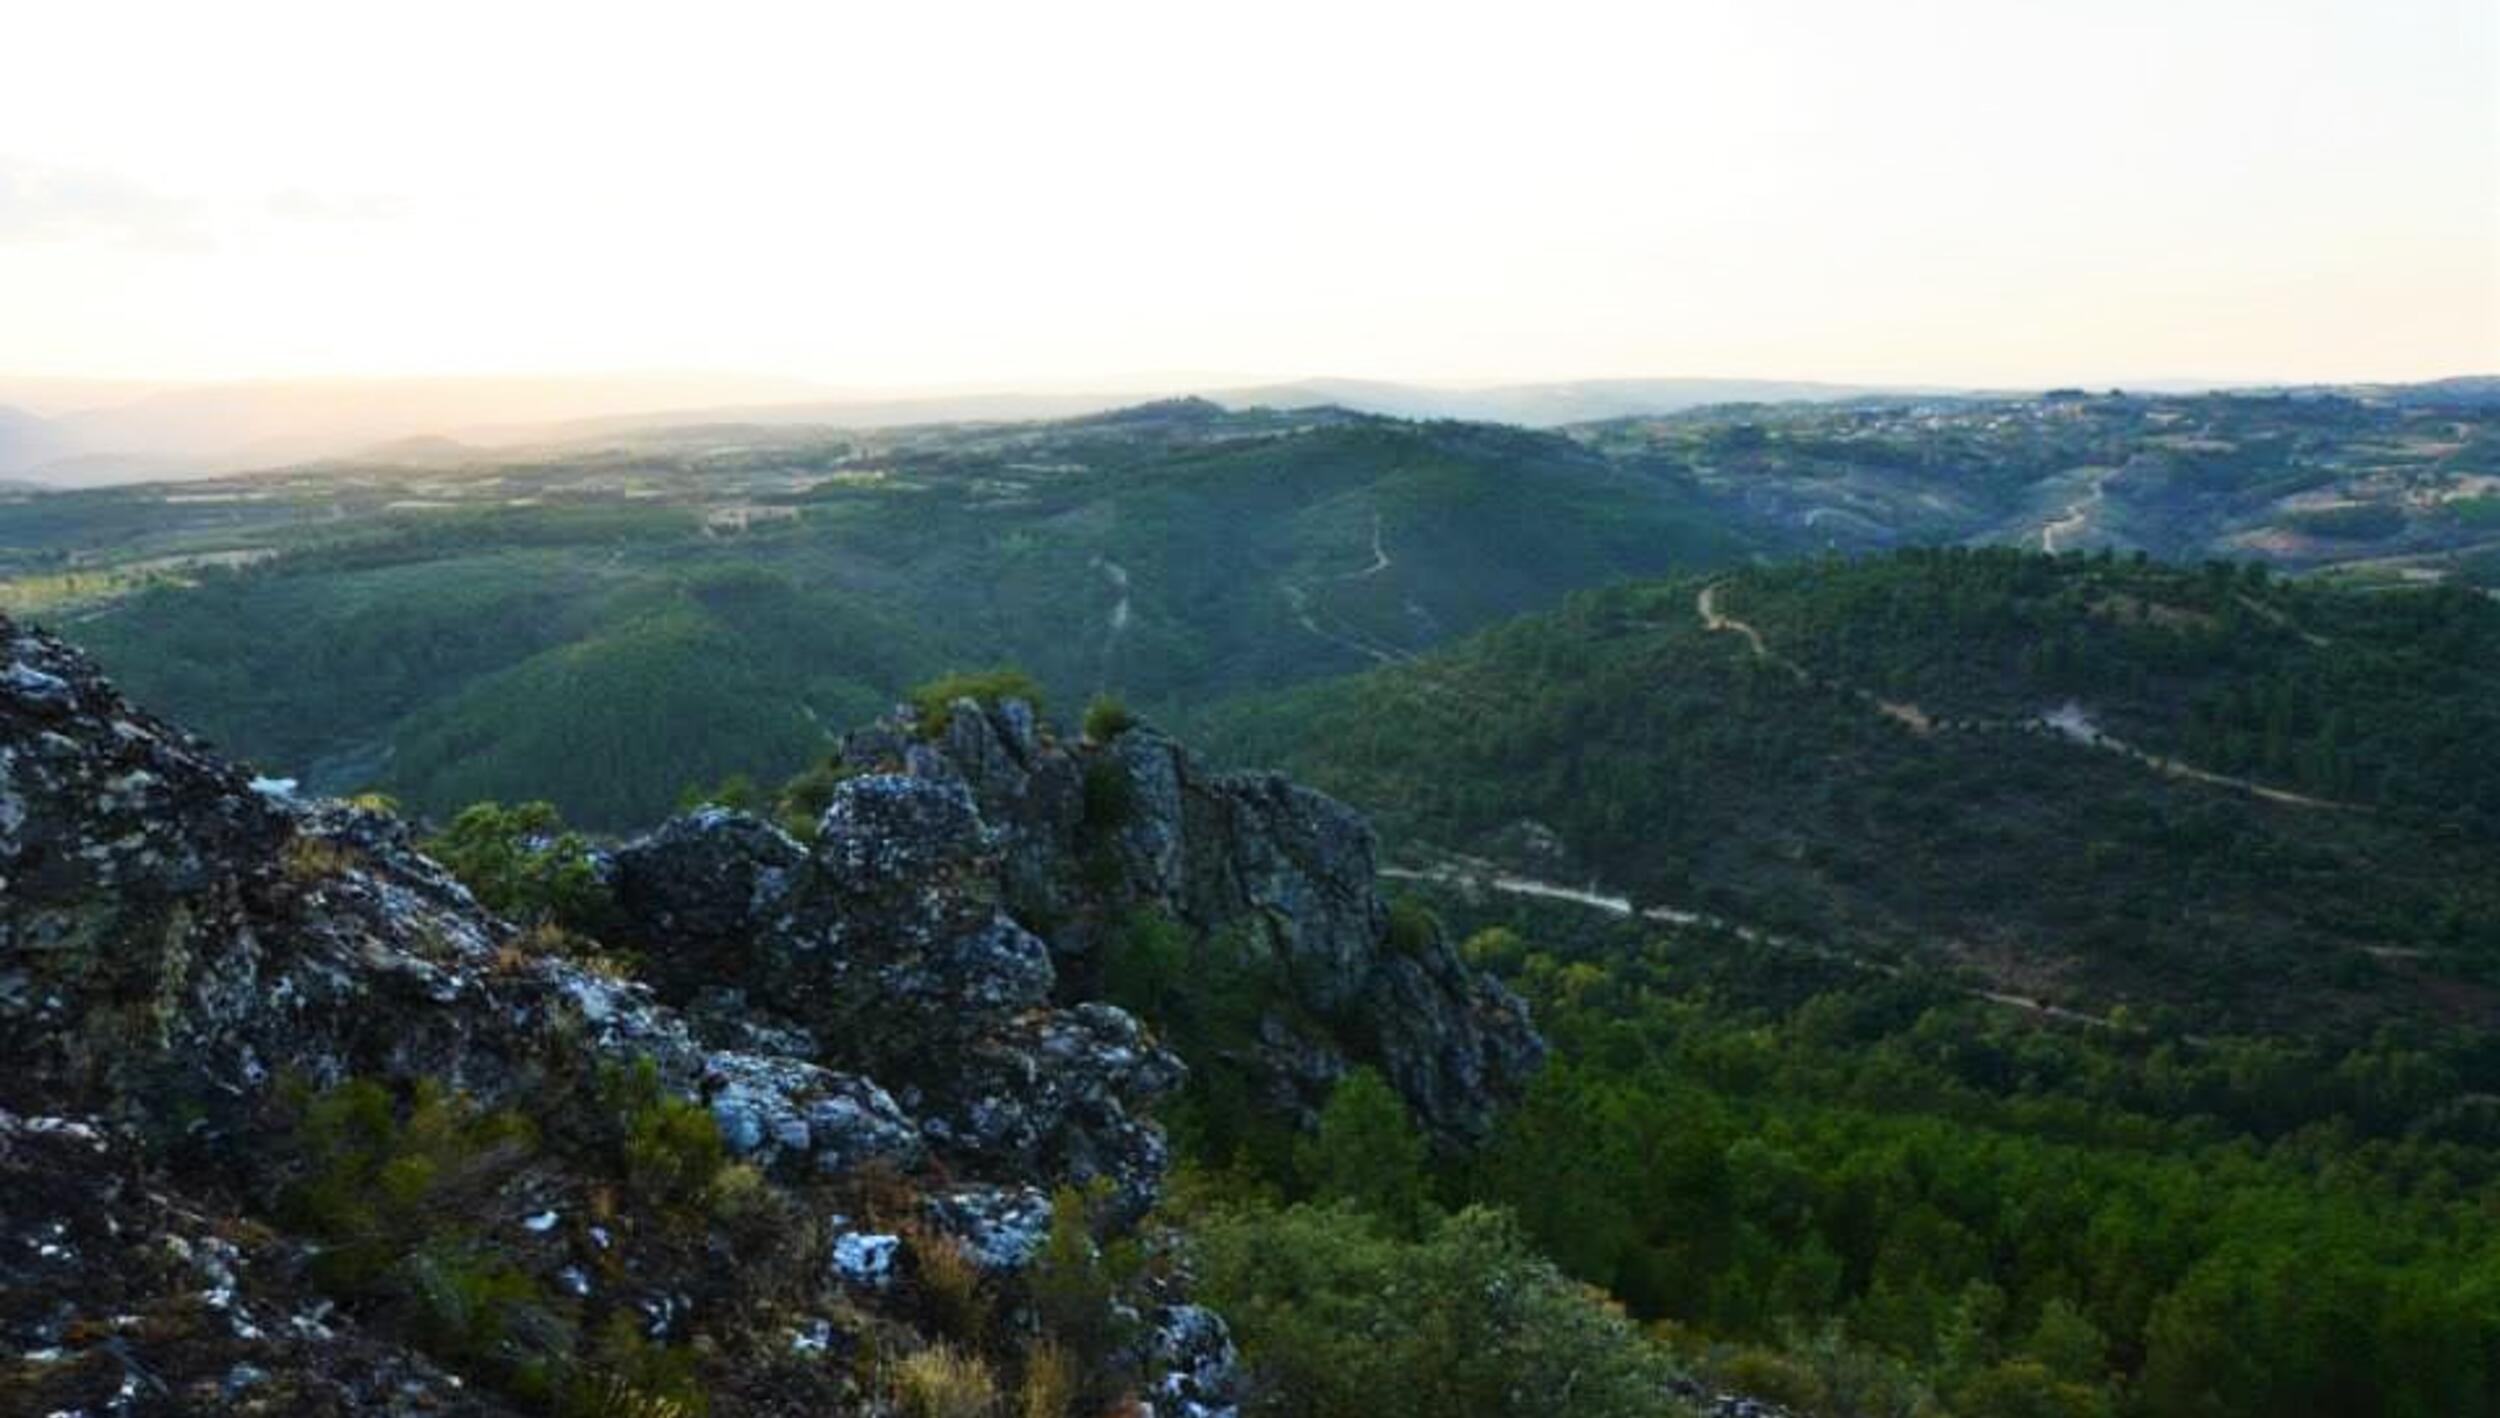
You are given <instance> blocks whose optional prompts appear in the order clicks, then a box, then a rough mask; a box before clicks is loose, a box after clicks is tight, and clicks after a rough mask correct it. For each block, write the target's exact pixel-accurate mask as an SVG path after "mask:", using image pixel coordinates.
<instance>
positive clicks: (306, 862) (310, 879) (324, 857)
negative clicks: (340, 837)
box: [278, 832, 357, 886]
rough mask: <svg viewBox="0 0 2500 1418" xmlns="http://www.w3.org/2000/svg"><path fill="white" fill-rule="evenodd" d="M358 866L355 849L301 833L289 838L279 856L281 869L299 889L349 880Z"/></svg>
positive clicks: (324, 838)
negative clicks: (337, 880) (351, 869)
mask: <svg viewBox="0 0 2500 1418" xmlns="http://www.w3.org/2000/svg"><path fill="white" fill-rule="evenodd" d="M356 862H357V857H356V851H355V849H354V848H352V847H348V846H345V845H343V844H341V843H338V842H333V841H331V840H330V839H329V838H327V837H313V836H309V835H307V834H305V833H301V832H298V833H297V834H295V835H294V836H292V837H289V838H288V839H287V841H286V846H285V847H284V848H283V849H281V850H280V852H279V854H278V869H279V870H280V871H282V872H284V873H285V874H286V879H287V881H288V882H289V883H291V884H292V885H296V886H317V885H319V884H320V883H322V882H325V881H330V880H333V879H335V878H338V877H342V876H345V875H346V874H347V872H348V870H349V869H350V868H352V867H354V866H355V865H356Z"/></svg>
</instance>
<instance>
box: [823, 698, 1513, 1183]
mask: <svg viewBox="0 0 2500 1418" xmlns="http://www.w3.org/2000/svg"><path fill="white" fill-rule="evenodd" d="M840 761H841V762H842V763H844V764H845V765H846V766H848V767H849V768H850V769H852V770H854V771H858V772H861V773H875V772H880V771H890V770H893V769H898V768H899V769H900V770H901V771H903V772H905V773H907V774H909V775H911V776H912V777H914V778H917V779H921V780H924V781H927V782H930V783H935V784H946V785H954V784H960V785H962V787H963V788H964V789H965V790H967V792H968V794H969V797H970V800H971V801H972V803H974V804H975V805H976V806H977V808H978V810H979V813H980V816H981V819H982V820H983V822H985V823H986V824H987V825H988V826H989V828H990V830H991V832H992V834H993V835H994V839H995V842H996V847H995V868H994V876H995V881H996V891H997V896H998V899H999V900H1000V901H1001V902H1002V903H1003V905H1004V907H1005V909H1006V910H1007V911H1008V912H1009V913H1010V914H1011V915H1012V916H1013V917H1014V918H1015V919H1016V920H1018V921H1019V922H1021V923H1022V924H1023V925H1025V926H1026V927H1027V928H1028V929H1031V930H1033V931H1034V932H1036V933H1038V934H1040V935H1042V936H1043V937H1045V938H1046V939H1047V940H1048V942H1049V945H1050V948H1051V953H1052V955H1053V957H1054V958H1055V960H1056V961H1057V963H1058V966H1059V973H1060V976H1061V978H1062V980H1063V981H1068V982H1074V983H1075V984H1076V985H1077V986H1078V988H1079V989H1080V990H1081V989H1083V988H1087V987H1090V985H1091V984H1092V983H1093V982H1094V981H1095V979H1096V978H1097V976H1098V973H1099V964H1100V957H1101V955H1102V954H1103V952H1104V951H1105V949H1106V948H1107V946H1108V943H1109V942H1110V940H1111V939H1112V937H1113V936H1114V934H1115V933H1116V932H1117V930H1118V929H1119V928H1120V927H1121V925H1122V924H1123V923H1124V922H1126V921H1128V920H1130V919H1132V918H1133V917H1134V916H1135V915H1136V914H1137V913H1139V912H1153V913H1159V914H1161V915H1164V916H1167V917H1169V918H1171V919H1173V920H1175V921H1178V922H1179V923H1181V924H1182V925H1184V926H1186V927H1188V928H1189V929H1190V930H1191V931H1192V932H1194V933H1195V934H1196V935H1198V936H1199V937H1200V938H1202V939H1205V938H1213V937H1219V936H1229V937H1230V938H1231V939H1232V940H1233V941H1234V942H1236V943H1238V944H1239V945H1241V946H1243V947H1246V948H1247V949H1248V950H1249V952H1250V953H1251V955H1252V956H1253V958H1255V959H1258V960H1260V961H1262V962H1264V964H1265V966H1266V970H1267V973H1268V974H1269V976H1270V977H1271V978H1272V979H1273V980H1274V981H1275V982H1276V983H1277V984H1279V985H1280V986H1281V987H1282V988H1281V992H1280V993H1281V999H1280V1007H1277V1008H1273V1009H1270V1010H1268V1011H1267V1012H1266V1013H1265V1015H1264V1016H1263V1017H1262V1018H1261V1020H1260V1022H1259V1038H1258V1041H1257V1044H1256V1046H1255V1050H1254V1052H1255V1055H1256V1057H1255V1058H1253V1059H1251V1060H1248V1062H1250V1063H1251V1064H1252V1065H1253V1066H1254V1068H1255V1070H1256V1072H1257V1073H1258V1074H1259V1076H1260V1077H1261V1080H1262V1083H1263V1085H1264V1092H1265V1095H1266V1097H1267V1098H1268V1100H1269V1102H1270V1103H1271V1104H1272V1105H1273V1106H1274V1107H1276V1108H1277V1109H1279V1110H1280V1111H1284V1112H1287V1113H1290V1114H1299V1115H1303V1116H1307V1115H1308V1114H1309V1113H1310V1112H1311V1111H1312V1110H1314V1109H1316V1107H1317V1106H1318V1105H1319V1104H1320V1103H1321V1102H1323V1101H1324V1100H1325V1097H1326V1094H1327V1091H1328V1089H1329V1087H1330V1086H1331V1085H1332V1084H1334V1082H1335V1081H1336V1080H1337V1078H1339V1077H1340V1076H1342V1075H1343V1074H1344V1072H1345V1071H1346V1070H1347V1068H1348V1067H1350V1066H1351V1065H1352V1064H1355V1063H1369V1064H1373V1065H1376V1066H1378V1067H1379V1068H1380V1069H1381V1071H1382V1072H1383V1073H1384V1074H1385V1075H1386V1076H1387V1078H1388V1079H1389V1081H1390V1083H1391V1084H1392V1085H1393V1086H1394V1087H1396V1088H1397V1090H1398V1091H1399V1092H1400V1093H1401V1094H1403V1095H1404V1096H1405V1098H1406V1099H1407V1101H1408V1103H1409V1104H1410V1105H1411V1106H1412V1107H1413V1108H1414V1109H1415V1112H1416V1114H1417V1116H1418V1117H1419V1118H1421V1119H1422V1120H1423V1121H1424V1122H1425V1123H1426V1124H1427V1125H1428V1126H1429V1127H1430V1128H1431V1129H1432V1130H1433V1131H1435V1132H1436V1133H1438V1134H1439V1135H1441V1136H1442V1137H1443V1138H1445V1139H1449V1140H1453V1141H1463V1140H1466V1139H1470V1138H1474V1137H1477V1136H1479V1135H1481V1134H1482V1132H1483V1131H1484V1129H1485V1128H1486V1127H1487V1126H1488V1125H1489V1123H1490V1120H1491V1117H1492V1114H1493V1111H1494V1109H1495V1107H1496V1106H1497V1105H1498V1104H1499V1103H1500V1102H1501V1101H1502V1100H1503V1099H1505V1098H1507V1097H1509V1096H1510V1095H1511V1094H1512V1093H1513V1092H1514V1091H1515V1090H1516V1089H1517V1087H1518V1086H1519V1085H1520V1084H1521V1083H1522V1082H1523V1081H1524V1080H1525V1079H1526V1077H1527V1076H1528V1074H1529V1073H1531V1072H1532V1071H1533V1070H1534V1069H1535V1067H1536V1064H1537V1063H1538V1061H1539V1060H1540V1059H1541V1058H1542V1057H1543V1053H1544V1044H1543V1041H1542V1040H1541V1039H1539V1038H1538V1037H1537V1035H1536V1032H1535V1030H1534V1029H1533V1028H1532V1027H1531V1026H1530V1024H1529V1021H1528V1015H1527V1009H1526V1007H1525V1006H1524V1005H1523V1004H1521V1002H1520V1001H1519V1000H1518V998H1517V997H1516V996H1514V995H1512V994H1511V993H1510V992H1509V991H1508V990H1507V989H1505V988H1503V987H1502V986H1501V985H1499V984H1498V983H1496V982H1494V981H1493V980H1492V979H1491V978H1490V977H1488V976H1485V975H1482V974H1480V973H1478V972H1476V971H1473V970H1470V969H1468V968H1467V967H1466V966H1465V965H1464V964H1463V963H1462V962H1461V961H1460V960H1459V958H1458V955H1457V953H1456V951H1454V950H1453V949H1452V948H1451V946H1450V944H1449V943H1448V941H1447V940H1445V939H1443V938H1442V937H1441V936H1440V934H1439V931H1438V929H1437V927H1433V926H1431V925H1430V923H1429V922H1418V923H1416V926H1417V928H1418V929H1420V930H1421V931H1422V932H1423V934H1421V935H1420V936H1418V935H1413V934H1408V933H1401V932H1396V931H1393V930H1392V929H1391V923H1390V920H1389V912H1388V910H1387V909H1386V907H1385V906H1384V905H1383V903H1382V901H1381V898H1380V895H1379V892H1378V890H1377V886H1376V881H1377V870H1376V868H1377V843H1376V840H1375V838H1374V837H1373V835H1372V832H1371V829H1370V827H1369V826H1368V825H1367V824H1366V823H1365V822H1364V821H1363V819H1362V817H1361V816H1360V815H1359V814H1357V813H1355V812H1354V811H1353V810H1352V809H1351V808H1348V807H1346V806H1345V805H1344V804H1342V803H1339V802H1337V801H1335V800H1334V799H1332V798H1329V797H1326V796H1324V795H1323V794H1320V793H1315V792H1312V791H1311V790H1309V789H1307V788H1302V787H1299V786H1297V785H1295V784H1293V783H1290V782H1287V781H1286V780H1285V779H1283V778H1281V777H1278V776H1275V775H1272V774H1247V773H1213V772H1209V771H1207V770H1206V769H1205V768H1204V767H1203V766H1201V765H1200V764H1199V763H1198V762H1197V761H1196V760H1195V759H1194V758H1193V757H1192V756H1191V755H1190V754H1189V753H1188V751H1187V750H1185V749H1184V748H1182V747H1181V746H1180V745H1179V744H1178V743H1176V742H1174V741H1173V740H1172V739H1170V738H1168V737H1166V736H1164V735H1163V734H1161V733H1158V732H1156V731H1155V730H1153V729H1151V728H1149V727H1145V726H1142V725H1141V726H1137V727H1133V728H1129V729H1127V730H1126V731H1124V732H1121V733H1119V734H1118V735H1116V736H1115V737H1113V738H1112V740H1111V742H1110V743H1108V744H1100V745H1097V744H1091V743H1083V742H1078V743H1069V742H1065V741H1059V740H1054V739H1052V738H1051V737H1049V736H1048V735H1046V734H1045V733H1044V732H1043V731H1042V730H1041V729H1040V728H1039V726H1038V725H1037V724H1036V723H1035V721H1034V717H1033V715H1032V713H1031V711H1030V710H1029V709H1027V708H1026V706H1024V705H1023V704H1021V703H1019V702H1014V701H1010V702H1008V703H1005V704H1003V705H999V706H996V707H993V708H987V709H985V708H983V707H982V706H980V705H977V704H974V703H972V702H970V701H968V700H967V701H960V702H958V703H957V704H956V705H954V706H953V707H952V709H951V710H950V711H949V713H948V715H947V719H946V723H945V725H944V727H943V729H942V731H940V732H938V733H936V734H934V735H929V736H924V735H923V734H921V733H920V732H918V726H916V725H913V724H911V723H908V722H903V721H895V722H888V723H885V724H881V725H878V726H875V727H872V728H870V729H867V730H864V731H862V732H859V733H855V734H853V735H851V736H850V737H849V738H848V739H847V740H846V741H845V742H844V744H843V747H842V751H841V754H840Z"/></svg>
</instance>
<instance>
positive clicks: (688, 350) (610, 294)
mask: <svg viewBox="0 0 2500 1418" xmlns="http://www.w3.org/2000/svg"><path fill="white" fill-rule="evenodd" d="M2496 10H2500V6H2496V5H2495V4H2494V3H2493V0H2158V2H2157V3H2156V2H2154V0H2094V3H2081V0H2070V3H2064V4H2051V3H2047V0H1969V3H1899V0H1895V3H1882V0H1831V2H1830V3H1809V0H1729V2H1728V3H1712V4H1690V3H1670V2H1669V0H1658V2H1657V3H1643V4H1624V5H1585V4H1571V3H1555V0H1536V3H1527V0H1509V2H1508V3H1501V4H1492V5H1472V4H1463V3H1452V2H1451V0H1436V3H1431V4H1418V5H1404V4H1369V3H1363V0H1333V3H1322V4H1300V3H1278V0H1262V3H1257V4H1217V3H1195V4H1193V3H1187V0H1158V2H1157V3H1143V4H1135V5H1126V4H1094V3H1077V2H1076V0H1040V2H1039V3H1037V2H1036V0H1021V3H1015V4H1004V5H995V6H992V5H969V4H945V3H911V0H875V3H863V4H849V3H813V4H803V5H786V6H785V5H755V4H736V3H721V0H709V2H708V3H703V4H691V3H687V4H670V5H666V6H661V5H637V4H631V3H623V2H622V0H599V3H595V4H580V5H575V4H549V3H521V0H496V3H488V4H469V3H456V2H447V0H428V3H423V4H407V5H383V4H341V3H338V0H320V3H307V4H300V5H299V4H274V3H234V2H233V0H227V3H219V4H213V5H212V4H200V3H196V0H181V3H170V4H161V5H134V4H120V3H112V0H79V3H75V4H71V3H57V4H33V3H27V4H19V3H10V4H9V6H8V14H7V20H6V24H5V31H6V41H5V51H4V52H0V371H9V372H14V373H20V374H34V373H59V374H79V375H115V376H121V375H128V376H160V377H161V376H214V377H228V376H261V375H279V376H293V375H306V374H405V373H436V372H515V371H542V370H544V371H598V370H617V369H673V370H682V369H715V370H741V371H756V372H775V373H786V374H795V375H801V376H806V377H810V378H816V379H822V380H827V381H831V382H835V383H840V384H845V385H857V386H879V387H902V386H930V385H962V384H975V383H1001V382H1004V383H1020V384H1037V383H1042V382H1052V383H1063V384H1064V383H1079V384H1081V383H1083V382H1085V381H1087V380H1089V379H1101V378H1104V377H1107V376H1114V375H1123V374H1143V373H1150V372H1158V371H1171V370H1206V371H1224V372H1227V373H1239V374H1262V375H1279V376H1281V375H1297V374H1321V373H1325V374H1344V375H1362V376H1375V377H1384V378H1425V379H1510V378H1558V377H1574V376H1594V375H1757V376H1783V377H1801V378H1828V379H1851V380H1857V379H1863V380H1917V381H1942V382H1955V383H1985V384H2041V383H2052V382H2063V381H2067V380H2091V381H2105V380H2111V379H2117V378H2122V377H2138V378H2142V377H2153V376H2162V375H2186V376H2210V377H2228V378H2320V379H2324V378H2401V377H2413V376H2426V375H2436V374H2443V373H2458V372H2466V371H2475V370H2486V371H2487V370H2500V52H2496V50H2495V45H2496V44H2500V41H2496V40H2495V25H2494V18H2493V17H2494V14H2495V11H2496Z"/></svg>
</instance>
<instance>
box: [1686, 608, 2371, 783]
mask: <svg viewBox="0 0 2500 1418" xmlns="http://www.w3.org/2000/svg"><path fill="white" fill-rule="evenodd" d="M1719 587H1720V583H1718V582H1716V581H1713V582H1711V583H1710V584H1708V585H1706V586H1704V587H1702V588H1701V594H1700V595H1698V596H1696V597H1695V598H1694V600H1693V609H1694V611H1695V612H1696V613H1697V614H1699V615H1700V617H1701V625H1702V629H1704V630H1709V631H1717V632H1725V633H1729V634H1734V635H1741V636H1743V637H1744V638H1745V643H1746V644H1748V645H1750V646H1752V647H1753V653H1754V658H1755V659H1757V660H1761V661H1762V662H1764V663H1765V664H1772V665H1777V666H1779V667H1780V668H1781V669H1783V670H1786V671H1788V673H1790V674H1792V675H1794V676H1796V678H1797V681H1798V682H1799V683H1800V684H1821V685H1824V686H1826V687H1828V688H1831V689H1836V690H1839V691H1840V692H1842V693H1844V694H1847V695H1850V696H1851V697H1853V698H1855V699H1857V700H1858V701H1860V702H1861V703H1863V704H1865V705H1867V706H1868V707H1869V708H1871V709H1873V710H1875V711H1876V712H1877V713H1879V714H1882V715H1884V716H1885V717H1886V718H1888V719H1891V720H1893V721H1894V722H1896V723H1898V724H1901V725H1902V726H1904V727H1906V728H1908V729H1909V730H1910V731H1911V732H1913V733H1916V734H1921V735H1925V734H1932V733H1934V732H1935V731H1936V729H1937V728H1938V726H1939V721H1938V720H1937V719H1936V718H1935V717H1934V716H1933V715H1931V714H1929V713H1928V712H1927V711H1926V710H1925V709H1922V708H1920V707H1919V706H1918V705H1916V704H1912V703H1909V702H1907V701H1904V700H1897V699H1885V698H1883V697H1882V696H1880V695H1878V694H1876V693H1875V692H1874V691H1872V690H1869V689H1862V688H1860V687H1858V686H1856V685H1852V684H1846V683H1843V682H1841V681H1839V680H1834V679H1823V678H1819V677H1817V676H1816V675H1814V674H1812V673H1810V672H1809V671H1808V670H1807V669H1806V667H1805V666H1803V665H1800V664H1798V663H1797V662H1796V661H1794V660H1792V659H1789V658H1788V657H1787V656H1785V655H1782V654H1779V653H1778V652H1776V651H1774V650H1773V649H1771V647H1770V645H1769V644H1768V643H1767V642H1766V641H1764V640H1763V638H1762V632H1761V631H1760V630H1758V629H1756V628H1755V627H1753V626H1751V625H1748V624H1746V623H1745V622H1744V621H1741V620H1738V619H1737V618H1736V617H1734V616H1732V615H1729V614H1728V613H1727V612H1725V611H1723V610H1721V609H1719ZM1955 727H1958V728H1965V729H1972V730H1982V731H1985V730H2000V731H2001V730H2007V729H2022V730H2037V729H2047V730H2049V731H2050V732H2052V733H2055V734H2056V735H2058V736H2059V737H2060V738H2063V739H2065V740H2066V741H2067V742H2069V743H2073V744H2079V745H2081V746H2083V747H2086V748H2101V749H2107V750H2109V751H2110V752H2112V753H2116V754H2120V755H2122V756H2124V757H2127V758H2130V759H2133V760H2134V761H2135V762H2137V763H2140V764H2142V765H2144V766H2145V767H2147V768H2150V769H2152V770H2153V771H2155V772H2157V773H2161V774H2165V775H2167V776H2169V777H2173V778H2185V779H2189V780H2191V781H2194V782H2198V783H2206V784H2210V785H2212V786H2214V787H2217V788H2232V789H2236V790H2238V791H2240V792H2243V793H2247V794H2248V795H2249V796H2251V797H2255V798H2262V799H2264V800H2265V801H2267V802H2271V803H2281V804H2283V805H2284V806H2286V807H2300V808H2323V809H2327V810H2329V811H2333V812H2368V811H2370V809H2369V808H2368V807H2367V806H2365V805H2363V804H2361V803H2348V802H2339V801H2337V800H2336V799H2333V798H2320V797H2312V796H2310V795H2309V794H2307V793H2295V792H2293V791H2292V790H2290V789H2289V788H2272V787H2268V786H2266V785H2265V784H2263V783H2259V782H2256V781H2255V780H2253V779H2248V778H2242V777H2238V776H2236V775H2234V774H2229V773H2216V772H2214V771H2212V770H2211V769H2206V768H2199V767H2197V766H2196V765H2195V764H2192V763H2187V762H2184V761H2182V760H2180V759H2176V758H2171V757H2167V756H2165V755H2163V754H2158V753H2154V752H2152V751H2151V750H2149V749H2142V748H2138V747H2136V746H2135V745H2134V744H2131V743H2128V742H2127V741H2126V740H2124V739H2121V738H2116V737H2113V736H2111V735H2109V734H2106V733H2103V732H2102V731H2101V728H2100V726H2099V725H2098V724H2095V723H2094V722H2093V721H2092V717H2091V715H2090V714H2088V713H2086V712H2085V710H2084V708H2083V706H2082V705H2081V704H2078V703H2075V702H2074V701H2072V700H2069V701H2068V702H2067V703H2065V704H2063V705H2060V706H2059V707H2057V708H2055V709H2052V710H2050V711H2048V712H2047V713H2045V714H2037V715H2034V716H2032V717H2031V718H2028V719H1995V720H1962V721H1958V722H1957V723H1956V725H1955Z"/></svg>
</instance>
